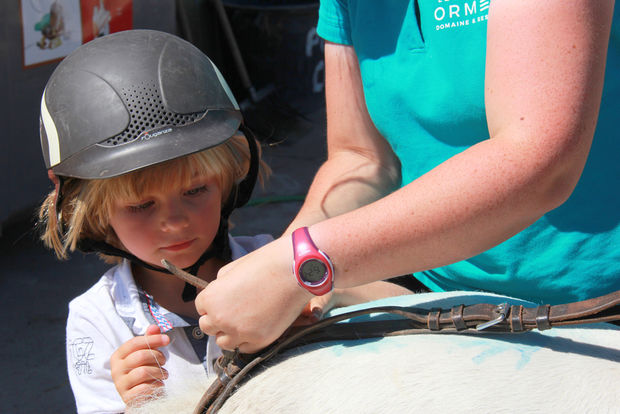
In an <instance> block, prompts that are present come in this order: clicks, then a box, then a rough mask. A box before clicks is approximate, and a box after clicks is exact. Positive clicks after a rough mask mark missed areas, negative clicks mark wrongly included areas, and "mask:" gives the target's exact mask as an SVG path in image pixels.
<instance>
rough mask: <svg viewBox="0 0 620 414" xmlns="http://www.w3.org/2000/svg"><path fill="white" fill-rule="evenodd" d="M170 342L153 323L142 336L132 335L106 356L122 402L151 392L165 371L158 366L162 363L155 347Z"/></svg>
mask: <svg viewBox="0 0 620 414" xmlns="http://www.w3.org/2000/svg"><path fill="white" fill-rule="evenodd" d="M169 343H170V338H169V337H168V335H163V334H161V333H160V331H159V327H157V325H150V326H149V327H148V328H147V329H146V334H145V335H144V336H136V337H135V338H132V339H130V340H128V341H127V342H125V343H124V344H123V345H121V346H119V347H118V349H117V350H116V351H114V353H113V354H112V357H111V358H110V369H111V372H112V380H113V381H114V386H115V387H116V390H117V391H118V393H119V394H120V396H121V398H122V399H123V401H124V402H125V404H127V405H130V403H131V402H134V401H135V400H136V399H137V398H140V397H145V396H148V395H151V394H153V393H154V392H156V391H157V390H158V389H159V388H161V387H162V386H163V385H164V383H163V380H165V379H166V378H168V371H166V370H165V369H164V368H162V367H161V366H162V365H164V363H165V362H166V358H165V357H164V354H163V353H162V352H161V351H160V350H158V349H157V348H160V347H162V346H166V345H168V344H169Z"/></svg>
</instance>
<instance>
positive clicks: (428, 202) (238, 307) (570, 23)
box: [197, 0, 613, 352]
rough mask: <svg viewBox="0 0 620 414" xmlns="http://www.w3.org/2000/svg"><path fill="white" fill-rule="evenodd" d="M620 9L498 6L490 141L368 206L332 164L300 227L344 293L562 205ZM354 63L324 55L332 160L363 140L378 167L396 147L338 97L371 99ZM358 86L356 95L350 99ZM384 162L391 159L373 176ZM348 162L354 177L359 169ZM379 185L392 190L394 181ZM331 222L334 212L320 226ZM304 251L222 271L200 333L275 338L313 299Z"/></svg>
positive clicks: (476, 247) (511, 230) (465, 253)
mask: <svg viewBox="0 0 620 414" xmlns="http://www.w3.org/2000/svg"><path fill="white" fill-rule="evenodd" d="M612 11H613V1H612V0H597V1H591V0H571V1H565V0H546V1H544V2H539V1H533V0H527V1H522V0H518V1H517V0H512V1H509V0H496V1H494V2H492V3H491V8H490V11H489V21H488V39H489V40H488V45H487V74H486V106H487V115H488V122H489V130H490V133H491V139H488V140H485V141H482V142H480V143H479V144H476V145H474V146H472V147H470V148H469V149H467V150H465V151H463V152H462V153H460V154H458V155H456V156H454V157H452V158H450V159H449V160H447V161H445V162H444V163H442V164H441V165H439V166H438V167H436V168H435V169H433V170H431V171H429V172H428V173H427V174H425V175H424V176H422V177H420V178H419V179H417V180H415V181H414V182H412V183H410V184H408V185H407V186H405V187H403V188H401V189H399V190H398V191H395V192H393V193H391V194H389V195H387V196H385V197H383V198H380V199H378V200H376V201H373V202H371V203H370V204H365V205H364V203H366V202H368V201H372V199H373V196H371V194H372V192H368V191H360V192H359V193H357V192H355V191H354V190H351V193H348V192H345V194H342V193H340V194H338V193H337V192H336V191H337V190H338V189H339V188H344V187H340V186H339V185H337V184H339V183H342V181H343V179H341V178H340V177H339V176H338V174H339V173H338V172H337V171H338V170H337V169H336V167H332V166H331V165H330V166H329V167H325V168H324V169H323V168H322V169H321V171H320V174H322V175H319V176H317V179H316V180H315V182H314V183H313V186H312V190H311V197H310V198H309V200H308V202H307V203H306V205H305V206H304V209H303V210H302V212H301V213H300V215H299V216H298V218H297V219H296V220H295V222H294V223H293V225H292V226H291V227H290V228H289V229H292V228H293V227H295V226H298V225H307V224H309V223H312V222H315V224H313V225H312V226H311V227H310V234H311V236H312V238H313V239H314V241H315V243H316V245H317V246H318V247H319V248H321V250H323V251H325V252H326V253H327V254H328V255H329V256H330V257H331V258H332V260H333V262H334V265H335V269H336V271H335V284H336V286H337V287H339V288H342V287H351V286H358V285H361V284H364V283H368V282H371V281H376V280H381V279H386V278H389V277H392V276H397V275H402V274H407V273H410V272H414V271H419V270H423V269H429V268H434V267H437V266H442V265H446V264H449V263H452V262H455V261H459V260H462V259H465V258H468V257H471V256H473V255H475V254H478V253H480V252H482V251H485V250H487V249H489V248H491V247H493V246H495V245H497V244H498V243H500V242H502V241H504V240H506V239H507V238H509V237H511V236H512V235H514V234H516V233H518V232H519V231H521V230H522V229H524V228H525V227H527V226H528V225H530V224H531V223H532V222H534V221H535V220H537V219H538V218H539V217H541V216H542V215H543V214H544V213H545V212H547V211H549V210H551V209H553V208H555V207H557V206H558V205H560V204H561V203H562V202H563V201H564V200H565V199H566V198H567V197H568V196H569V195H570V193H571V191H572V189H573V188H574V186H575V183H576V182H577V180H578V178H579V176H580V174H581V171H582V169H583V165H584V163H585V160H586V158H587V153H588V150H589V147H590V144H591V141H592V136H593V133H594V128H595V125H596V119H597V114H598V107H599V103H600V98H601V89H602V84H603V78H604V66H605V58H606V50H607V44H608V37H609V30H610V24H611V16H612ZM339 48H342V49H339ZM332 51H333V52H334V53H333V54H332V53H331V52H332ZM352 63H353V62H352V58H351V49H348V48H343V47H342V46H333V47H332V46H330V45H328V47H327V48H326V80H327V83H328V85H327V88H328V95H327V98H328V100H330V99H331V100H332V103H333V102H334V100H335V102H336V103H337V104H338V105H335V106H334V105H332V104H331V103H330V106H329V107H328V110H329V115H328V122H329V125H328V133H329V134H332V135H331V136H330V137H329V138H328V140H329V146H330V151H331V152H332V155H330V157H331V159H332V160H334V159H337V158H336V156H338V157H340V156H341V155H343V154H342V153H340V151H341V149H346V150H344V151H346V152H347V158H346V159H347V160H350V159H352V158H355V157H352V154H351V152H352V151H351V150H352V148H354V145H353V143H354V142H357V140H361V141H360V142H362V143H364V145H363V148H364V151H362V153H364V154H365V155H366V153H365V151H366V150H370V153H372V154H374V155H373V157H371V159H372V158H374V157H375V156H376V155H377V154H382V155H381V156H376V158H374V159H376V160H382V161H385V160H387V159H389V158H391V157H389V156H387V155H386V154H388V152H386V151H383V150H379V149H380V148H383V143H384V141H382V140H379V139H378V138H377V136H376V132H375V135H373V134H370V135H369V131H370V128H368V126H367V125H364V124H363V123H360V120H359V118H356V117H360V116H361V117H362V118H364V117H366V115H365V114H362V115H359V112H360V105H359V103H360V101H359V99H358V98H356V99H354V100H353V102H348V99H341V100H338V97H349V98H350V97H351V96H357V95H355V94H356V93H361V92H360V91H359V88H360V86H359V80H355V79H354V75H352V74H353V73H356V70H355V69H354V68H355V65H352ZM343 68H344V69H343ZM351 68H353V69H351ZM356 76H358V75H356ZM353 87H355V88H357V89H358V91H357V92H354V91H348V89H349V88H353ZM334 88H336V89H334ZM338 88H341V89H342V91H338V90H337V89H338ZM332 92H333V93H332ZM362 112H363V113H365V109H364V110H363V111H362ZM356 113H357V115H356ZM353 121H355V125H352V124H351V123H352V122H353ZM348 131H351V133H350V134H347V132H348ZM354 134H355V135H354ZM354 138H355V139H354ZM366 144H368V145H366ZM373 145H374V146H376V147H373ZM373 148H374V149H373ZM362 158H363V159H368V157H367V156H365V157H362ZM362 164H363V163H362ZM376 165H382V164H381V163H379V164H374V165H373V168H372V169H375V167H374V166H376ZM386 165H391V167H387V168H384V167H380V168H377V169H375V171H382V170H385V171H393V170H392V168H394V166H395V164H394V163H392V162H388V163H387V164H386ZM347 166H348V165H347V164H345V170H344V171H345V172H346V171H351V172H354V171H352V170H346V167H347ZM349 168H351V167H349ZM372 169H371V170H372ZM340 174H342V172H341V173H340ZM379 175H381V174H379ZM370 176H371V177H374V178H373V179H376V177H377V176H378V175H376V174H374V173H373V174H370ZM383 176H384V177H385V176H389V174H388V175H383ZM343 177H346V175H343ZM387 181H388V182H389V180H387ZM344 182H347V183H351V182H355V180H344ZM362 182H363V181H362ZM371 182H372V183H373V185H375V186H376V187H374V188H382V189H383V190H382V191H385V189H387V188H390V187H391V184H390V185H384V184H383V183H384V181H381V180H378V181H371ZM392 184H393V183H392ZM356 188H357V189H359V188H360V187H359V186H358V187H356ZM369 188H373V187H372V186H371V187H369ZM337 194H338V197H336V195H337ZM380 194H381V191H379V192H377V193H376V195H375V196H374V197H375V198H376V197H380ZM331 197H333V198H335V199H336V200H332V198H331ZM365 197H366V198H365ZM332 201H333V203H334V204H331V203H332ZM359 205H363V206H362V207H359V208H356V207H358V206H359ZM351 209H354V210H351ZM348 210H350V211H349V212H346V211H348ZM337 214H339V215H337ZM323 217H331V218H328V219H326V220H323V221H319V220H321V219H322V218H323ZM292 257H293V256H292V247H291V241H290V238H289V237H288V236H284V237H281V238H280V239H278V240H275V241H274V242H272V243H270V244H268V245H266V246H265V247H263V248H261V249H259V250H257V251H255V252H253V253H251V254H249V255H248V256H245V257H243V258H241V259H240V260H238V261H236V262H234V263H232V264H230V265H228V266H226V267H224V268H223V269H222V270H221V271H220V274H219V275H218V279H217V280H216V281H215V282H213V283H211V284H210V285H209V286H208V287H207V288H206V289H205V290H204V291H203V292H202V293H201V294H200V295H199V297H198V300H197V308H198V311H199V313H200V314H202V315H204V316H203V317H202V318H201V320H200V324H201V328H202V329H203V330H204V331H205V332H207V333H209V334H217V335H218V344H219V345H220V346H222V347H224V348H227V349H232V348H235V347H236V346H240V349H241V350H242V351H244V352H251V351H253V350H256V349H258V348H260V347H262V346H265V345H267V344H268V343H270V342H271V341H273V340H275V339H276V338H277V337H278V336H279V335H280V334H281V333H282V332H283V331H284V329H286V327H288V325H290V323H291V322H292V321H293V320H294V319H295V317H296V316H297V315H298V314H299V313H300V311H301V309H302V308H303V306H304V305H305V303H306V302H307V301H308V300H309V299H310V298H311V296H310V294H309V293H307V292H305V291H304V290H303V289H301V288H300V287H299V286H297V284H296V282H295V281H294V278H293V276H292V274H291V261H292ZM239 298H243V301H240V300H239Z"/></svg>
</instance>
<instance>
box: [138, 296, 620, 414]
mask: <svg viewBox="0 0 620 414" xmlns="http://www.w3.org/2000/svg"><path fill="white" fill-rule="evenodd" d="M502 302H508V303H509V304H514V305H518V304H522V305H524V306H528V307H535V306H536V305H534V304H531V303H528V302H524V301H521V300H518V299H512V298H507V297H504V296H497V295H491V294H483V293H472V292H450V293H425V294H416V295H408V296H399V297H394V298H388V299H383V300H380V301H375V302H370V303H367V304H363V305H357V306H353V307H348V308H341V309H336V310H334V311H332V315H333V314H340V313H344V312H348V311H351V310H356V309H360V308H365V307H371V306H384V305H397V306H415V307H419V308H425V309H431V308H444V309H445V308H447V309H450V308H451V307H453V306H456V305H459V304H465V305H469V304H475V303H491V304H500V303H502ZM382 317H386V316H382V315H377V314H373V315H370V316H363V317H362V318H382ZM387 317H389V316H387ZM213 380H214V378H213V379H210V380H209V381H207V382H205V381H204V379H196V378H183V380H181V381H179V380H177V381H175V382H174V384H175V385H174V386H173V385H172V383H171V384H170V386H167V387H166V388H167V389H166V394H167V397H166V398H161V399H158V400H154V401H152V402H150V403H148V404H146V405H143V406H142V407H138V408H134V409H130V410H128V411H127V413H151V414H152V413H192V412H193V410H194V408H195V407H196V405H197V403H198V401H199V400H200V397H201V396H202V394H203V393H204V391H205V390H206V388H207V387H208V386H209V384H210V382H211V381H213ZM219 412H220V413H222V414H223V413H296V414H300V413H301V414H303V413H351V414H360V413H373V414H374V413H417V412H420V413H446V412H449V413H491V412H492V413H515V412H519V413H521V412H526V413H549V412H562V413H567V412H569V413H572V412H574V413H586V412H594V413H612V412H613V413H618V412H620V328H619V327H617V326H614V325H611V324H606V323H598V324H590V325H578V326H576V327H570V328H568V327H557V328H553V329H550V330H546V331H536V330H534V331H530V332H525V333H520V334H510V333H506V334H498V333H490V332H487V333H485V332H484V331H482V332H481V333H471V334H470V333H468V334H464V333H453V334H428V333H424V334H415V335H405V336H392V337H382V338H372V339H363V340H351V341H332V342H322V343H317V344H312V345H306V346H303V347H299V348H295V349H292V350H289V351H287V352H284V353H282V354H281V355H279V356H278V357H276V358H275V359H274V360H272V361H270V362H269V363H268V364H267V367H263V368H260V369H257V370H255V371H251V372H250V373H249V374H248V376H247V379H246V380H245V381H244V382H243V383H242V385H241V386H240V387H239V388H238V389H237V390H236V391H235V392H234V393H233V394H232V395H231V396H230V398H229V399H228V400H227V401H226V403H225V404H224V406H223V407H222V409H221V410H220V411H219Z"/></svg>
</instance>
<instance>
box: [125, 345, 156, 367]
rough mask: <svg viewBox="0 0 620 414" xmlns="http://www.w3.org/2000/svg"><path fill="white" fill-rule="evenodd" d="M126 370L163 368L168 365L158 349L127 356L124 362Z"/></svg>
mask: <svg viewBox="0 0 620 414" xmlns="http://www.w3.org/2000/svg"><path fill="white" fill-rule="evenodd" d="M123 361H124V362H123V365H124V366H125V369H127V370H130V369H135V368H137V367H141V366H153V367H157V366H161V365H164V364H165V363H166V357H165V356H164V354H163V353H162V352H161V351H159V350H158V349H140V350H138V351H135V352H132V353H131V354H129V355H127V356H126V357H125V358H124V360H123Z"/></svg>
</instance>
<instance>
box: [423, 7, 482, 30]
mask: <svg viewBox="0 0 620 414" xmlns="http://www.w3.org/2000/svg"><path fill="white" fill-rule="evenodd" d="M436 1H437V7H436V8H435V11H434V15H435V21H436V22H437V24H436V25H435V30H452V29H457V28H462V27H467V26H470V25H474V24H476V23H480V22H484V21H486V20H487V17H488V13H489V4H490V3H491V0H465V1H462V0H461V1H459V0H436Z"/></svg>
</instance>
